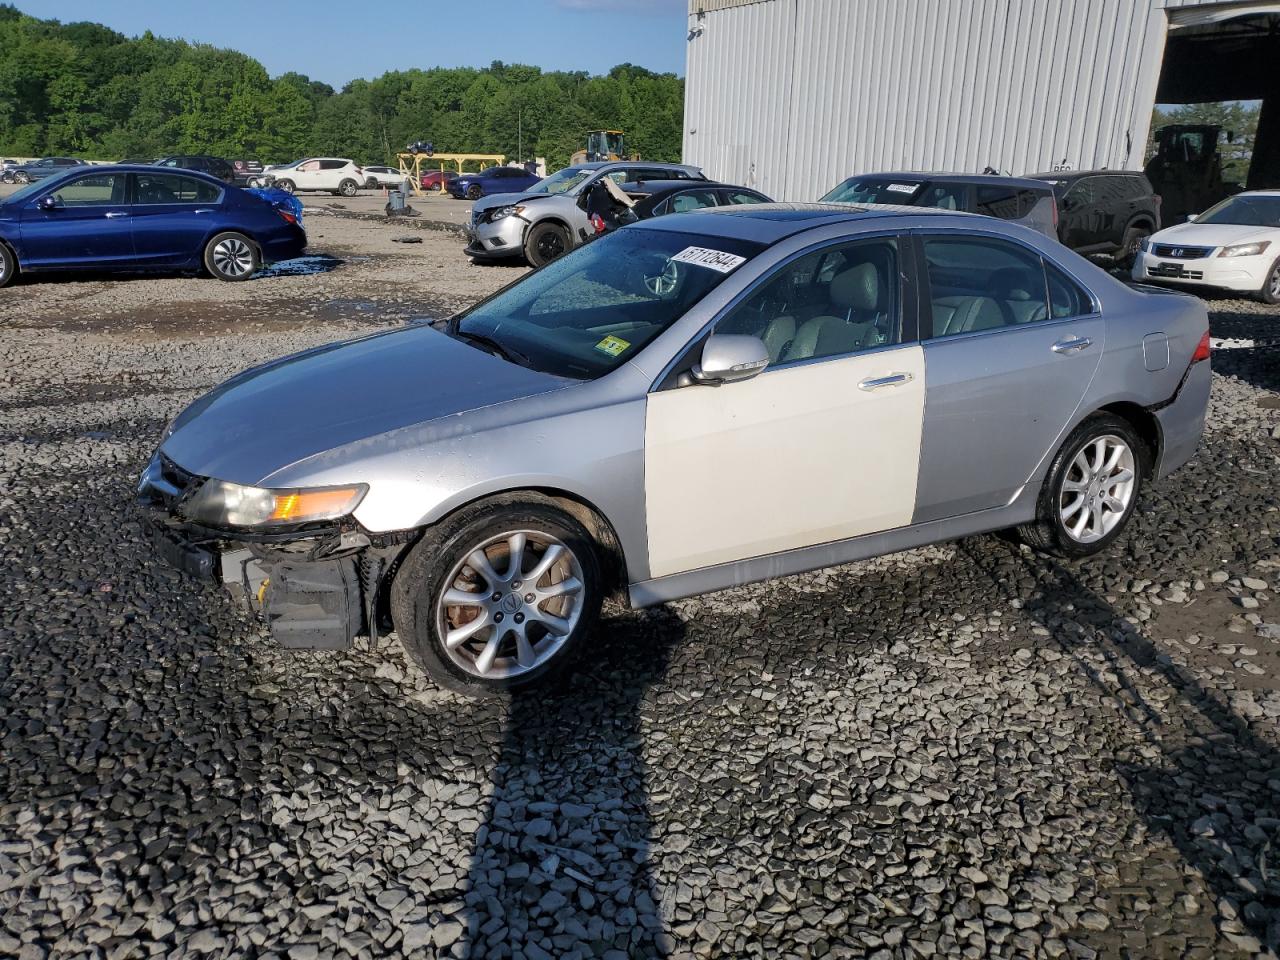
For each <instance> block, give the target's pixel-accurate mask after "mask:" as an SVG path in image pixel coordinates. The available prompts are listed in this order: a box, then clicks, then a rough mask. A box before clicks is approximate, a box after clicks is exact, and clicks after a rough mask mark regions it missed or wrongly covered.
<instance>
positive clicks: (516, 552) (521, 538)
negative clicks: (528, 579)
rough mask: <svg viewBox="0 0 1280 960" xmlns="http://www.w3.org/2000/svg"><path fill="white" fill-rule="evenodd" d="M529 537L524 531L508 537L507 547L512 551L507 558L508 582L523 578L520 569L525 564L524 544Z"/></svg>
mask: <svg viewBox="0 0 1280 960" xmlns="http://www.w3.org/2000/svg"><path fill="white" fill-rule="evenodd" d="M526 542H528V538H527V537H526V536H525V535H524V534H523V533H513V534H512V535H511V536H509V537H508V538H507V549H508V550H509V551H510V553H509V555H508V560H507V582H508V583H510V582H511V581H512V580H520V579H523V578H522V577H521V576H520V570H521V568H522V567H523V566H524V546H525V543H526Z"/></svg>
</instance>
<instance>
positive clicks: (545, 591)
mask: <svg viewBox="0 0 1280 960" xmlns="http://www.w3.org/2000/svg"><path fill="white" fill-rule="evenodd" d="M581 590H582V581H581V580H578V579H576V578H574V577H569V578H568V579H566V580H561V581H560V582H559V583H553V584H552V585H551V586H549V587H546V588H540V589H536V590H535V592H536V593H537V595H538V602H539V603H541V602H542V601H543V600H551V599H553V598H555V597H563V596H565V595H567V594H576V593H578V592H580V591H581Z"/></svg>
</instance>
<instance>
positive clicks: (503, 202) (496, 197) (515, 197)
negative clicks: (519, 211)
mask: <svg viewBox="0 0 1280 960" xmlns="http://www.w3.org/2000/svg"><path fill="white" fill-rule="evenodd" d="M551 197H569V198H570V199H572V194H567V193H491V194H489V196H487V197H481V198H480V199H479V200H477V201H476V202H475V204H474V205H473V206H472V207H471V209H472V210H473V211H474V212H475V213H480V212H481V211H484V210H495V209H497V208H498V207H505V206H509V205H511V204H513V203H528V202H529V201H531V200H547V199H549V198H551Z"/></svg>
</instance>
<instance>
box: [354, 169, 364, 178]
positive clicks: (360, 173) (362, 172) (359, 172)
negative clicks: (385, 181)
mask: <svg viewBox="0 0 1280 960" xmlns="http://www.w3.org/2000/svg"><path fill="white" fill-rule="evenodd" d="M363 174H364V171H363V170H361V169H360V168H359V167H356V176H357V177H358V176H361V175H363Z"/></svg>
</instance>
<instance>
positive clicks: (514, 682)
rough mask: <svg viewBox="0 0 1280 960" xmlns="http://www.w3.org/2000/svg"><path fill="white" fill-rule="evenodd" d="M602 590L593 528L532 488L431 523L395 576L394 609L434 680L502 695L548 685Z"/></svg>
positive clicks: (405, 640) (593, 614)
mask: <svg viewBox="0 0 1280 960" xmlns="http://www.w3.org/2000/svg"><path fill="white" fill-rule="evenodd" d="M516 549H518V550H519V551H520V553H519V556H520V557H521V558H522V560H521V562H520V564H519V566H518V567H517V568H516V569H515V570H514V571H513V569H512V563H511V557H512V554H513V551H514V550H516ZM481 553H482V554H483V556H482V557H478V555H480V554H481ZM549 557H550V558H552V559H548V558H549ZM474 558H478V559H479V562H478V563H477V562H475V559H474ZM473 564H474V565H473ZM602 595H603V578H602V575H601V570H600V561H599V557H598V555H597V552H596V546H595V543H594V541H593V540H592V539H591V536H590V534H589V533H587V531H586V529H585V528H584V527H583V526H582V524H581V523H579V522H578V521H577V520H575V519H573V518H572V517H570V516H568V515H567V514H565V513H563V512H562V511H561V510H559V509H558V508H557V507H556V506H555V505H554V504H552V503H551V502H550V501H547V500H545V499H543V498H540V497H538V496H537V495H536V494H530V495H527V497H525V496H522V497H520V498H519V499H508V498H498V499H494V500H489V501H485V502H481V503H478V504H474V505H472V506H470V507H465V508H463V509H462V510H460V511H458V513H456V514H454V515H453V516H451V517H448V518H446V519H445V520H443V521H441V522H440V523H439V524H437V525H436V526H434V527H432V528H430V529H429V530H428V531H427V532H426V534H425V535H424V536H423V538H422V539H421V540H420V541H419V542H418V544H417V545H416V546H415V547H414V548H413V549H412V550H411V551H410V553H409V555H408V557H407V558H406V560H405V562H404V565H403V566H402V567H401V568H400V571H399V572H398V573H397V575H396V578H395V580H394V581H393V583H392V584H391V614H392V618H393V620H394V621H395V626H396V632H397V633H398V634H399V635H400V641H401V643H402V644H403V645H404V648H405V651H406V652H407V653H408V654H409V656H410V657H412V658H413V659H414V660H415V661H416V662H417V663H418V665H419V666H421V667H422V669H424V670H425V671H426V672H427V673H428V674H430V675H431V677H432V679H433V680H435V681H436V682H437V683H439V684H440V685H442V686H445V687H448V688H450V689H452V690H457V691H459V692H461V693H465V694H468V695H471V696H478V697H492V696H500V695H502V694H504V693H507V692H510V691H515V690H521V689H526V688H528V687H532V686H534V685H541V684H544V683H547V682H549V681H550V680H551V679H552V678H553V677H554V676H556V675H557V674H559V673H560V672H561V671H563V670H564V669H565V668H566V667H567V666H569V664H570V663H572V661H573V660H574V658H575V656H576V654H577V653H578V652H579V650H580V649H581V648H582V646H583V645H584V643H585V641H586V639H587V637H588V636H589V635H590V634H591V632H592V630H593V629H594V627H595V623H596V619H597V617H598V616H599V613H600V603H601V598H602ZM451 599H452V600H456V601H459V602H455V603H450V602H448V601H449V600H451ZM477 621H483V623H484V625H483V626H480V627H478V628H476V627H475V626H474V624H475V623H476V622H477ZM469 628H470V629H469Z"/></svg>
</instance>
